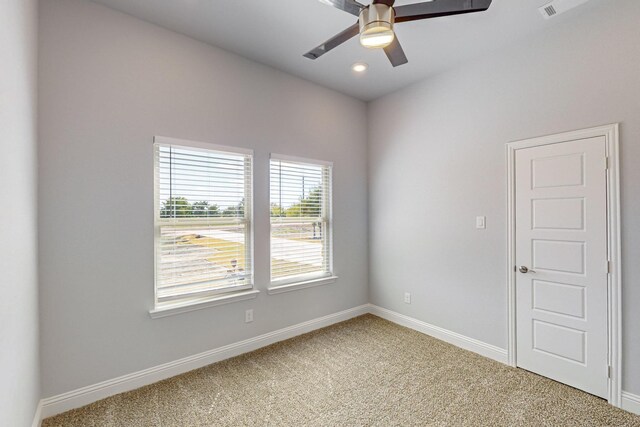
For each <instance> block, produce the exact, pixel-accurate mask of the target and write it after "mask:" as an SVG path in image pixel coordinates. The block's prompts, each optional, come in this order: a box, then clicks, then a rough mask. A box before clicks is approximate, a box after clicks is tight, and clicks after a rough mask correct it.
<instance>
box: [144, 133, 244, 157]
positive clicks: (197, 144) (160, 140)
mask: <svg viewBox="0 0 640 427" xmlns="http://www.w3.org/2000/svg"><path fill="white" fill-rule="evenodd" d="M153 143H154V144H160V145H176V146H179V147H184V148H202V149H205V150H213V151H221V152H223V153H229V152H231V153H233V154H244V155H248V156H253V150H252V149H250V148H243V147H234V146H233V145H220V144H212V143H210V142H202V141H190V140H188V139H180V138H170V137H168V136H154V137H153Z"/></svg>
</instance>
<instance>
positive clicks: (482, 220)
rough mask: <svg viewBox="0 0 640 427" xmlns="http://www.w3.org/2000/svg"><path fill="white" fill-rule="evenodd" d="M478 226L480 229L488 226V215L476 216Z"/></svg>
mask: <svg viewBox="0 0 640 427" xmlns="http://www.w3.org/2000/svg"><path fill="white" fill-rule="evenodd" d="M476 228H478V229H485V228H487V217H486V216H477V217H476Z"/></svg>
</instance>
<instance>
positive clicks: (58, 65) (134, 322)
mask: <svg viewBox="0 0 640 427" xmlns="http://www.w3.org/2000/svg"><path fill="white" fill-rule="evenodd" d="M40 18H41V21H40V22H41V24H40V31H41V33H40V58H39V59H40V75H39V83H40V110H39V114H40V117H39V126H40V135H41V138H40V145H39V161H40V175H39V184H40V190H39V197H40V212H41V215H40V217H39V226H40V268H41V270H40V273H41V277H42V283H41V299H42V310H41V326H42V368H43V396H45V397H48V396H52V395H56V394H59V393H62V392H66V391H69V390H73V389H76V388H78V387H82V386H86V385H90V384H94V383H96V382H99V381H103V380H107V379H111V378H114V377H117V376H119V375H123V374H127V373H131V372H134V371H138V370H141V369H145V368H149V367H151V366H155V365H158V364H160V363H164V362H169V361H173V360H176V359H178V358H181V357H185V356H189V355H193V354H196V353H198V352H202V351H205V350H209V349H213V348H216V347H219V346H222V345H225V344H229V343H232V342H236V341H239V340H242V339H246V338H250V337H253V336H257V335H260V334H262V333H265V332H268V331H273V330H276V329H278V328H282V327H285V326H289V325H292V324H296V323H299V322H302V321H306V320H309V319H313V318H316V317H318V316H323V315H326V314H329V313H334V312H337V311H340V310H344V309H347V308H351V307H354V306H357V305H360V304H364V303H366V302H367V299H368V293H367V271H368V269H367V220H366V218H367V199H366V194H367V184H366V105H365V104H364V103H362V102H360V101H356V100H354V99H352V98H349V97H347V96H344V95H341V94H338V93H336V92H333V91H330V90H327V89H324V88H321V87H319V86H316V85H314V84H311V83H309V82H306V81H303V80H300V79H297V78H294V77H291V76H289V75H287V74H284V73H281V72H278V71H275V70H273V69H270V68H267V67H264V66H261V65H257V64H256V63H254V62H251V61H248V60H245V59H242V58H240V57H238V56H236V55H233V54H230V53H227V52H225V51H222V50H219V49H216V48H213V47H211V46H208V45H205V44H202V43H199V42H196V41H194V40H192V39H189V38H187V37H184V36H181V35H178V34H175V33H172V32H170V31H167V30H164V29H161V28H159V27H156V26H153V25H151V24H147V23H144V22H142V21H139V20H136V19H134V18H132V17H129V16H127V15H124V14H121V13H118V12H115V11H112V10H109V9H106V8H104V7H103V6H100V5H97V4H94V3H90V2H86V1H80V0H50V1H43V2H41V10H40ZM154 135H164V136H172V137H178V138H185V139H192V140H198V141H210V142H213V143H217V144H224V145H235V146H240V147H248V148H252V149H254V150H255V168H254V172H255V191H254V193H255V253H256V256H255V261H256V282H257V285H256V286H257V288H258V289H260V290H264V289H265V288H266V285H267V283H268V275H269V273H268V271H269V268H268V263H269V259H268V249H269V219H268V212H269V201H268V158H269V153H270V152H275V153H280V154H290V155H296V156H303V157H309V158H318V159H325V160H332V161H334V162H335V163H334V206H335V208H334V216H335V241H334V243H335V271H336V273H337V275H338V276H339V277H340V278H339V280H338V281H337V282H336V283H334V284H331V285H327V286H321V287H316V288H313V289H306V290H300V291H296V292H290V293H285V294H280V295H273V296H268V295H267V294H266V292H261V293H260V295H259V296H258V298H257V299H256V300H252V301H243V302H240V303H235V304H230V305H225V306H219V307H213V308H209V309H205V310H199V311H195V312H190V313H186V314H180V315H176V316H171V317H167V318H162V319H154V320H152V319H151V318H150V317H149V315H148V310H149V309H151V308H152V307H153V161H152V138H153V136H154ZM247 308H254V311H255V314H254V315H255V321H254V322H253V323H251V324H245V323H244V310H245V309H247Z"/></svg>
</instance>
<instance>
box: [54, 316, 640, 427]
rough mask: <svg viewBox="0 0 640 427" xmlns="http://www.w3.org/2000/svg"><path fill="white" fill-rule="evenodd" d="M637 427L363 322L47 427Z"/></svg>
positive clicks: (543, 386) (401, 331) (117, 399)
mask: <svg viewBox="0 0 640 427" xmlns="http://www.w3.org/2000/svg"><path fill="white" fill-rule="evenodd" d="M345 425H349V426H640V417H638V416H635V415H632V414H630V413H628V412H624V411H622V410H619V409H615V408H613V407H612V406H609V405H608V404H607V403H606V402H605V401H603V400H601V399H598V398H595V397H593V396H590V395H588V394H585V393H583V392H580V391H578V390H575V389H573V388H571V387H567V386H564V385H562V384H559V383H556V382H554V381H551V380H548V379H545V378H542V377H539V376H537V375H534V374H531V373H528V372H525V371H522V370H518V369H513V368H509V367H507V366H504V365H502V364H500V363H497V362H494V361H492V360H489V359H485V358H483V357H481V356H478V355H476V354H474V353H471V352H467V351H464V350H461V349H459V348H457V347H454V346H451V345H449V344H446V343H444V342H442V341H438V340H436V339H433V338H430V337H428V336H426V335H423V334H420V333H418V332H415V331H412V330H410V329H406V328H403V327H400V326H397V325H395V324H393V323H390V322H387V321H385V320H382V319H380V318H378V317H375V316H371V315H366V316H362V317H359V318H356V319H353V320H350V321H347V322H344V323H340V324H337V325H334V326H331V327H329V328H325V329H322V330H319V331H315V332H312V333H310V334H307V335H303V336H300V337H297V338H294V339H291V340H288V341H284V342H281V343H278V344H275V345H272V346H270V347H266V348H264V349H261V350H258V351H255V352H253V353H249V354H246V355H242V356H239V357H236V358H233V359H230V360H226V361H224V362H220V363H216V364H214V365H210V366H207V367H205V368H202V369H198V370H196V371H192V372H189V373H186V374H184V375H180V376H178V377H175V378H172V379H169V380H166V381H162V382H160V383H157V384H153V385H151V386H148V387H144V388H141V389H138V390H135V391H132V392H129V393H124V394H120V395H117V396H114V397H111V398H108V399H105V400H102V401H100V402H96V403H94V404H91V405H89V406H86V407H84V408H81V409H77V410H74V411H70V412H67V413H65V414H62V415H59V416H56V417H53V418H49V419H47V420H45V422H44V424H43V426H45V427H54V426H65V427H74V426H82V427H90V426H96V427H97V426H105V427H106V426H108V427H114V426H123V427H125V426H126V427H137V426H162V427H170V426H190V427H196V426H345Z"/></svg>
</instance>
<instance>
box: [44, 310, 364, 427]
mask: <svg viewBox="0 0 640 427" xmlns="http://www.w3.org/2000/svg"><path fill="white" fill-rule="evenodd" d="M368 312H369V304H365V305H361V306H358V307H354V308H350V309H348V310H344V311H341V312H338V313H334V314H330V315H328V316H323V317H319V318H317V319H313V320H309V321H307V322H303V323H299V324H297V325H293V326H289V327H287V328H283V329H279V330H277V331H273V332H269V333H266V334H263V335H260V336H257V337H254V338H250V339H247V340H244V341H240V342H237V343H234V344H229V345H226V346H224V347H219V348H216V349H213V350H209V351H205V352H204V353H200V354H196V355H194V356H189V357H185V358H183V359H179V360H176V361H174V362H169V363H165V364H162V365H159V366H155V367H152V368H149V369H145V370H142V371H138V372H134V373H131V374H127V375H123V376H121V377H118V378H114V379H112V380H107V381H103V382H101V383H98V384H94V385H90V386H87V387H82V388H79V389H77V390H73V391H70V392H67V393H63V394H60V395H57V396H53V397H48V398H46V399H42V401H41V403H42V405H41V407H42V411H41V412H42V418H43V419H44V418H47V417H51V416H53V415H57V414H60V413H62V412H66V411H69V410H71V409H75V408H79V407H81V406H84V405H88V404H90V403H93V402H96V401H98V400H101V399H104V398H107V397H109V396H113V395H116V394H118V393H123V392H125V391H130V390H135V389H136V388H140V387H143V386H145V385H149V384H153V383H155V382H158V381H161V380H164V379H167V378H171V377H173V376H176V375H180V374H183V373H185V372H189V371H192V370H194V369H198V368H201V367H203V366H207V365H210V364H212V363H216V362H220V361H221V360H225V359H228V358H230V357H234V356H238V355H240V354H243V353H248V352H250V351H253V350H257V349H259V348H262V347H265V346H268V345H270V344H273V343H276V342H279V341H283V340H286V339H289V338H293V337H295V336H298V335H301V334H305V333H307V332H311V331H314V330H316V329H320V328H324V327H326V326H330V325H333V324H334V323H338V322H342V321H345V320H349V319H351V318H353V317H357V316H360V315H363V314H366V313H368ZM34 425H35V424H34Z"/></svg>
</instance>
